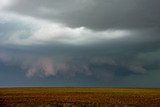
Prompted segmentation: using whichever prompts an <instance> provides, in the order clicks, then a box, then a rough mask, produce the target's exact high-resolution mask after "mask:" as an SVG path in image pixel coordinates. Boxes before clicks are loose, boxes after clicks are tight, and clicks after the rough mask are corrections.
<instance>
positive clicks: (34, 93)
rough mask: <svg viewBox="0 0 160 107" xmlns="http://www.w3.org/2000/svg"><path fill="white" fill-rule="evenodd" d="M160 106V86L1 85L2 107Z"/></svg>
mask: <svg viewBox="0 0 160 107" xmlns="http://www.w3.org/2000/svg"><path fill="white" fill-rule="evenodd" d="M31 106H32V107H160V89H151V88H148V89H143V88H90V87H85V88H81V87H36V88H1V89H0V107H31Z"/></svg>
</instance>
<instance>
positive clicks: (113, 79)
mask: <svg viewBox="0 0 160 107" xmlns="http://www.w3.org/2000/svg"><path fill="white" fill-rule="evenodd" d="M2 1H3V0H2ZM9 1H12V2H11V3H9ZM159 12H160V9H159V1H158V0H152V1H151V0H141V1H139V0H121V1H119V0H98V1H97V0H67V1H66V0H58V1H56V0H45V1H44V0H39V1H38V2H37V0H8V3H5V2H4V4H3V5H0V37H1V39H0V64H1V65H5V66H4V67H6V66H7V67H11V66H14V67H16V68H19V69H20V70H21V71H24V72H25V74H26V76H27V77H29V78H34V76H40V77H43V76H45V77H46V78H48V77H50V76H51V77H52V76H53V77H57V78H61V77H71V78H78V77H79V78H80V77H81V78H82V77H83V78H85V79H90V81H100V82H101V83H104V84H105V85H106V84H109V83H110V84H111V86H112V85H113V84H114V85H116V86H122V85H125V86H129V84H130V83H132V82H133V83H134V82H135V84H136V83H139V81H141V80H143V81H147V82H148V84H147V83H146V86H153V85H152V84H153V82H154V83H155V85H154V86H158V85H157V82H156V79H158V77H157V76H156V75H157V74H159V72H158V71H159V70H160V67H159V66H160V59H159V54H160V48H159V47H160V28H159V27H160V25H159V23H160V15H159ZM0 67H2V66H0ZM2 75H3V73H2ZM154 77H155V78H154ZM136 78H137V80H136ZM85 79H84V80H85ZM150 79H152V81H151V80H150ZM70 80H71V79H70ZM79 81H82V80H79ZM86 81H87V80H86ZM117 81H119V82H120V83H119V84H117ZM127 81H129V82H130V83H126V84H125V82H127ZM72 82H73V81H72ZM151 83H152V84H151ZM104 84H103V85H104ZM97 85H98V84H97ZM100 85H102V84H100ZM133 85H134V84H133Z"/></svg>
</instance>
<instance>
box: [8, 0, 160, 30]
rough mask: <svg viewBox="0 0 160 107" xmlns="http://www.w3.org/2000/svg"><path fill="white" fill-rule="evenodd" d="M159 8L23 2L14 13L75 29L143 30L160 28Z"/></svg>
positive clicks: (113, 2)
mask: <svg viewBox="0 0 160 107" xmlns="http://www.w3.org/2000/svg"><path fill="white" fill-rule="evenodd" d="M42 4H43V5H42ZM159 4H160V2H159V1H157V0H152V1H150V0H141V1H139V0H134V1H133V0H121V1H119V0H98V1H96V0H68V1H65V0H59V1H55V0H46V1H42V0H41V1H38V2H37V1H36V0H31V1H30V0H20V1H18V2H17V5H15V6H14V7H13V8H11V9H12V10H13V11H16V12H19V13H22V14H29V15H33V16H35V17H39V18H45V19H49V20H53V21H58V22H60V23H65V24H67V25H69V26H72V27H81V26H85V27H88V28H91V29H99V30H105V29H109V28H120V29H122V28H124V29H139V28H152V27H158V28H159V27H160V25H159V23H160V20H159V19H160V15H159V12H160V11H159V10H160V8H159Z"/></svg>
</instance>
